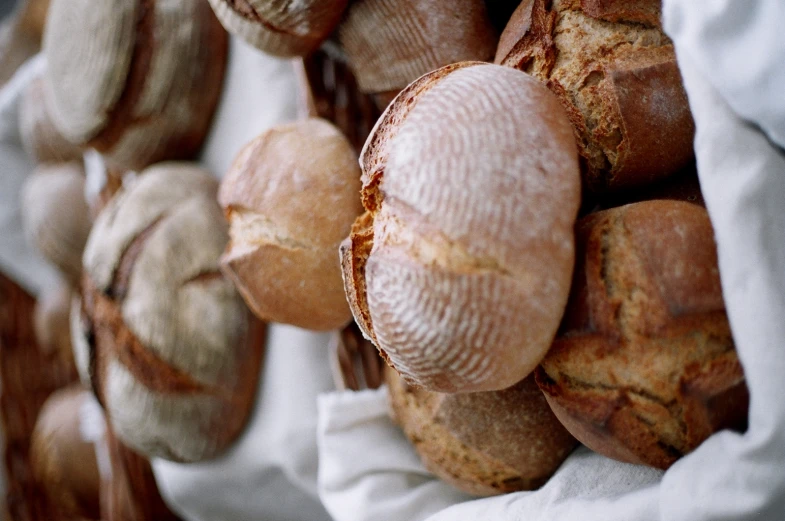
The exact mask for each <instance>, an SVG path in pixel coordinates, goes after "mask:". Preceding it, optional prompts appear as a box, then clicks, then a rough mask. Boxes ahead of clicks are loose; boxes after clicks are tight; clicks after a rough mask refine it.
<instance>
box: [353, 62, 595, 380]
mask: <svg viewBox="0 0 785 521" xmlns="http://www.w3.org/2000/svg"><path fill="white" fill-rule="evenodd" d="M445 100H448V101H445ZM533 114H536V116H535V115H533ZM474 118H477V121H474ZM534 121H537V124H533V122H534ZM361 165H362V167H363V179H362V180H363V190H362V200H363V205H364V206H365V208H366V211H367V213H366V214H365V215H364V216H362V217H361V218H359V219H358V220H357V221H356V222H355V226H354V228H353V230H352V234H351V236H350V237H349V238H348V239H347V240H346V241H344V243H343V244H342V247H341V256H342V266H343V274H344V283H345V287H346V292H347V295H348V299H349V303H350V306H351V307H352V312H353V314H354V316H355V320H356V321H357V322H358V325H359V326H360V328H361V330H362V331H363V333H364V334H365V335H366V337H368V338H369V339H371V340H372V341H373V342H374V343H375V344H376V346H377V347H378V348H379V349H380V350H381V351H382V354H383V356H384V357H385V358H386V360H387V361H388V363H390V364H392V366H393V367H395V368H396V369H397V370H398V371H399V373H401V375H402V376H403V377H404V379H406V380H407V381H409V382H410V383H413V384H416V385H420V386H423V387H425V388H427V389H430V390H435V391H442V392H453V391H465V392H470V391H481V390H496V389H502V388H505V387H508V386H510V385H513V384H514V383H516V382H518V381H520V380H521V379H522V378H523V377H525V376H526V375H527V374H529V372H531V370H533V369H534V367H535V366H536V365H537V363H539V360H540V359H541V357H542V356H543V354H544V352H545V350H546V349H547V348H548V346H549V345H550V343H551V341H552V339H553V335H554V334H555V332H556V329H557V327H558V322H559V319H560V318H561V314H562V312H563V309H564V305H565V303H566V298H567V294H568V292H569V280H570V276H571V270H572V262H573V251H572V233H573V231H572V227H573V223H574V219H575V215H576V214H577V206H578V202H579V199H580V186H579V185H580V181H579V175H578V172H577V170H578V168H577V161H576V155H575V144H574V140H573V138H572V131H571V128H570V126H569V123H568V121H567V120H566V118H565V116H564V114H563V111H562V110H561V108H560V106H559V104H558V102H557V100H556V99H555V98H554V97H553V96H552V95H551V94H550V93H549V92H548V91H547V89H545V88H544V87H542V86H541V85H539V84H538V83H537V82H535V81H533V80H532V79H531V78H530V77H528V76H527V75H525V74H521V73H519V72H517V71H512V70H511V69H508V68H504V67H499V66H495V65H490V64H481V63H476V62H474V63H462V64H454V65H451V66H448V67H445V68H443V69H439V70H437V71H434V72H432V73H429V74H427V75H426V76H423V77H422V78H420V79H419V80H418V81H416V82H414V83H413V84H412V85H410V86H409V87H407V88H406V89H405V90H404V91H402V92H401V94H399V96H398V97H397V98H396V99H395V100H394V101H393V102H392V103H391V105H390V107H388V109H387V111H385V114H383V115H382V117H381V118H380V120H379V121H378V122H377V125H376V127H375V128H374V131H373V132H372V133H371V136H369V138H368V141H367V142H366V145H365V147H364V149H363V152H362V156H361ZM491 201H492V202H491Z"/></svg>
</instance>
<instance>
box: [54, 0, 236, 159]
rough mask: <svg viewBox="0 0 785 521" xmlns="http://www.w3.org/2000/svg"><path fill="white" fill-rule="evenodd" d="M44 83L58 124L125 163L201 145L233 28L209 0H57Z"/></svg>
mask: <svg viewBox="0 0 785 521" xmlns="http://www.w3.org/2000/svg"><path fill="white" fill-rule="evenodd" d="M44 54H45V55H46V59H47V69H46V73H45V75H44V88H45V94H46V98H47V103H48V108H49V109H50V111H51V116H52V119H53V121H54V123H55V126H56V127H57V128H58V130H59V131H60V132H61V133H62V134H63V136H64V137H65V138H66V139H67V140H68V141H70V142H72V143H75V144H77V145H80V146H88V147H92V148H95V149H97V150H98V151H100V152H101V153H103V154H104V156H105V157H106V160H107V162H109V163H110V164H111V165H112V166H114V167H117V168H119V169H121V170H123V169H130V170H140V169H142V168H144V167H145V166H147V165H150V164H152V163H155V162H157V161H161V160H164V159H185V158H190V157H192V156H193V155H194V154H196V153H197V152H198V150H199V148H200V147H201V144H202V141H203V140H204V138H205V135H206V133H207V130H208V128H209V124H210V122H211V119H212V114H213V112H214V109H215V107H216V105H217V102H218V99H219V95H220V93H221V85H222V82H223V75H224V69H225V65H226V54H227V36H226V32H225V31H224V30H223V28H222V27H221V25H220V24H219V23H218V21H217V20H216V18H215V16H214V15H213V12H212V10H211V9H210V6H209V5H207V4H206V3H205V2H193V1H190V2H183V1H180V0H104V1H101V2H98V3H96V2H94V1H92V0H52V6H51V8H50V13H49V18H48V23H47V25H46V32H45V34H44Z"/></svg>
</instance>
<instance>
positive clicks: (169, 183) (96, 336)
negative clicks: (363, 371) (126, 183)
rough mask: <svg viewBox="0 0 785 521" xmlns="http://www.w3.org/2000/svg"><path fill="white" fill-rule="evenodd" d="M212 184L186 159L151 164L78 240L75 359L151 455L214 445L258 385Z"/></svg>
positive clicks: (224, 441)
mask: <svg viewBox="0 0 785 521" xmlns="http://www.w3.org/2000/svg"><path fill="white" fill-rule="evenodd" d="M217 188H218V186H217V182H216V181H215V180H214V179H212V178H211V177H210V175H209V174H207V173H206V172H204V171H202V170H200V169H198V168H197V167H195V166H191V165H189V164H176V163H171V164H166V163H164V164H160V165H156V166H154V167H150V168H148V169H147V170H145V171H144V173H143V175H141V176H140V177H139V178H138V179H137V180H136V182H135V183H133V184H132V185H131V186H130V187H128V188H125V189H123V190H121V191H120V192H118V194H117V195H116V196H115V197H114V199H112V201H111V202H110V203H109V204H108V205H107V207H106V208H105V209H104V211H103V212H101V214H100V215H99V217H98V219H97V220H96V222H95V226H94V227H93V230H92V232H91V233H90V238H89V240H88V243H87V248H86V249H85V254H84V266H85V276H84V279H83V284H82V309H81V313H82V314H81V316H80V317H79V319H75V322H76V326H77V327H75V328H74V329H75V330H76V331H77V333H80V332H81V333H84V332H86V333H87V335H86V337H87V338H86V339H87V340H88V341H87V342H84V341H80V340H77V341H75V344H76V347H77V348H81V349H80V352H81V354H77V363H78V365H79V366H80V367H81V368H82V369H81V373H82V374H83V373H85V372H87V376H88V377H89V378H90V380H91V383H92V387H93V389H94V390H95V392H96V395H97V396H98V398H99V401H100V402H101V404H102V405H103V407H104V409H105V410H106V412H107V417H108V421H109V423H110V425H111V426H112V429H113V431H114V432H115V434H116V435H117V436H118V437H119V438H120V439H121V440H122V441H123V442H124V443H125V444H127V445H128V446H129V447H131V448H132V449H134V450H136V451H138V452H140V453H141V454H144V455H147V456H150V457H153V456H154V457H161V458H165V459H170V460H175V461H197V460H203V459H207V458H210V457H212V456H215V455H216V454H218V453H219V452H220V451H221V450H222V449H225V448H226V447H227V446H228V445H229V444H230V443H231V442H232V441H233V440H234V439H235V438H236V437H237V435H238V434H239V433H240V431H241V429H242V428H243V426H244V425H245V423H246V420H247V417H248V414H249V413H250V411H251V409H252V405H253V401H254V397H255V394H256V382H257V379H258V375H259V368H260V367H259V366H260V359H261V350H262V341H263V338H262V335H263V327H262V325H261V324H260V323H259V322H258V321H257V320H255V319H253V317H252V315H251V313H250V312H249V311H248V310H247V308H246V307H245V305H244V304H243V301H242V299H241V298H240V295H239V294H238V293H237V292H236V290H235V289H234V287H233V285H232V283H231V282H230V281H229V280H227V279H226V278H224V277H223V276H222V275H221V273H220V271H219V269H218V258H219V256H220V254H221V251H222V250H223V248H224V246H225V245H226V242H227V240H228V235H227V230H226V224H225V223H224V220H223V216H222V215H221V209H220V208H219V207H218V204H217V203H216V202H215V196H216V191H217ZM85 348H87V353H86V354H85V353H84V352H83V351H84V350H85ZM85 366H87V367H86V369H87V370H86V371H85Z"/></svg>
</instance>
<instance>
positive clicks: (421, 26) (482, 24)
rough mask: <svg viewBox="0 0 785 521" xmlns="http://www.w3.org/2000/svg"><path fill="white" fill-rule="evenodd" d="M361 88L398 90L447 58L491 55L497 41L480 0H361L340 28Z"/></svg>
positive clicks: (484, 58) (445, 62) (458, 59)
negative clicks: (438, 0)
mask: <svg viewBox="0 0 785 521" xmlns="http://www.w3.org/2000/svg"><path fill="white" fill-rule="evenodd" d="M339 36H340V41H341V45H342V47H343V48H344V50H345V51H346V54H347V56H348V58H349V62H350V63H351V65H352V69H353V71H354V74H355V76H356V77H357V83H358V85H359V87H360V90H361V91H363V92H367V93H384V92H388V91H394V92H397V91H399V90H401V89H403V88H404V87H406V86H407V85H408V84H409V83H411V82H412V81H414V80H415V79H417V78H419V77H420V76H422V75H423V74H426V73H428V72H431V71H433V70H435V69H438V68H439V67H443V66H445V65H448V64H450V63H457V62H462V61H473V60H479V61H490V60H491V59H492V58H493V52H494V49H495V48H496V43H497V41H498V34H497V33H496V31H495V29H494V28H493V26H492V25H491V22H490V19H489V18H488V12H487V9H486V7H485V3H484V2H483V1H482V0H452V1H450V2H419V1H413V0H359V1H355V2H353V3H352V4H351V5H350V6H349V8H348V10H347V13H346V17H345V19H344V20H343V22H342V23H341V26H340V28H339Z"/></svg>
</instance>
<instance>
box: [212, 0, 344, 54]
mask: <svg viewBox="0 0 785 521" xmlns="http://www.w3.org/2000/svg"><path fill="white" fill-rule="evenodd" d="M347 3H348V0H210V5H212V7H213V10H214V11H215V14H216V15H217V16H218V19H219V20H221V23H222V24H223V25H224V27H226V29H227V30H228V31H229V32H230V33H232V34H234V35H237V36H239V37H240V38H242V39H243V40H245V41H246V42H248V43H250V44H251V45H253V46H254V47H256V48H257V49H259V50H261V51H264V52H266V53H268V54H272V55H274V56H282V57H293V56H305V55H306V54H308V53H310V52H311V51H314V50H316V49H317V48H318V47H319V46H320V45H321V44H322V42H323V41H324V40H325V39H326V38H327V37H328V36H329V35H330V33H331V32H333V29H335V27H336V26H337V25H338V22H339V21H340V20H341V15H342V14H343V11H344V9H346V4H347Z"/></svg>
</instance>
